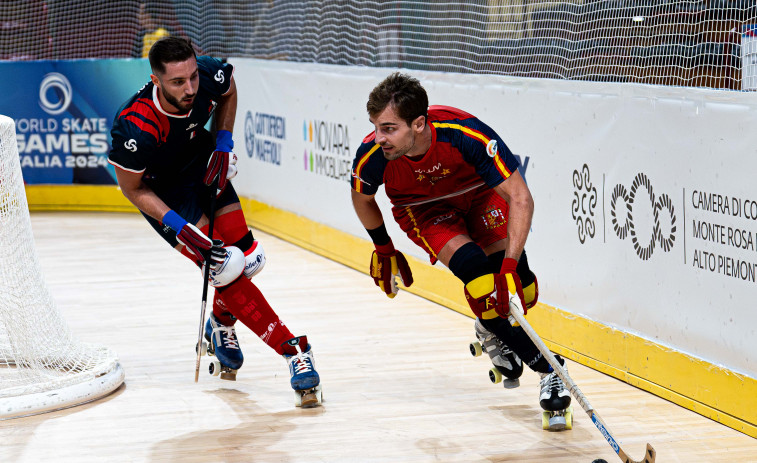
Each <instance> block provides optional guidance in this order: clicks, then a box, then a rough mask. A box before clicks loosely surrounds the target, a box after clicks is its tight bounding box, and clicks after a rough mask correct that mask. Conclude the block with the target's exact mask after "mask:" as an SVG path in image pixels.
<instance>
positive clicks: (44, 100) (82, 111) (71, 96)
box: [0, 59, 150, 185]
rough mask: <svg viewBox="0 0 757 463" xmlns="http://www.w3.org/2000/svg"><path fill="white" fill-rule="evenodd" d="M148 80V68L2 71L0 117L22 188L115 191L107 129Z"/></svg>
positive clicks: (89, 63) (23, 65) (27, 65)
mask: <svg viewBox="0 0 757 463" xmlns="http://www.w3.org/2000/svg"><path fill="white" fill-rule="evenodd" d="M149 75H150V65H149V63H148V62H147V60H130V59H123V60H97V61H94V60H74V61H33V62H2V63H0V85H2V86H3V88H6V89H13V91H12V92H6V93H5V94H4V95H3V97H2V98H0V114H3V115H6V116H8V117H10V118H12V119H13V120H15V122H16V136H17V138H18V151H19V156H20V161H21V169H22V172H23V176H24V181H25V182H26V183H28V184H41V183H49V184H71V183H77V184H99V185H113V184H115V183H116V181H115V173H114V171H113V167H112V166H110V165H109V164H108V160H107V157H108V151H109V150H110V143H111V138H110V129H111V126H112V123H113V118H114V117H115V115H116V111H117V110H118V108H119V106H120V105H121V104H122V103H123V102H124V101H125V100H126V99H127V98H128V97H129V95H131V94H132V93H134V92H136V91H137V90H138V89H139V87H140V86H141V85H142V84H144V83H146V82H147V80H148V79H149Z"/></svg>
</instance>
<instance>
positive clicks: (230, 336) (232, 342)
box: [213, 325, 239, 350]
mask: <svg viewBox="0 0 757 463" xmlns="http://www.w3.org/2000/svg"><path fill="white" fill-rule="evenodd" d="M216 333H218V335H219V338H216V339H220V340H221V342H222V343H223V345H224V347H226V348H227V349H237V350H239V340H238V339H237V337H236V333H235V332H234V327H233V326H223V325H221V326H217V327H215V328H213V334H214V335H215V334H216ZM223 333H225V334H226V335H225V336H224V335H223Z"/></svg>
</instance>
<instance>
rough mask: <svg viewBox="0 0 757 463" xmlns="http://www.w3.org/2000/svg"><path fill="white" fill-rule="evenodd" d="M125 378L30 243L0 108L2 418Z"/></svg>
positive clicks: (95, 392)
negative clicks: (76, 324)
mask: <svg viewBox="0 0 757 463" xmlns="http://www.w3.org/2000/svg"><path fill="white" fill-rule="evenodd" d="M123 381H124V371H123V369H122V368H121V365H120V364H119V362H118V357H117V356H116V355H115V354H114V353H113V352H112V351H110V350H109V349H107V348H105V347H101V346H96V345H92V344H87V343H83V342H80V341H79V340H77V339H76V338H75V337H74V336H73V334H72V333H71V331H70V329H69V327H68V325H67V324H66V322H65V320H64V319H63V317H62V315H61V312H60V311H59V310H58V308H57V306H56V305H55V302H54V300H53V298H52V296H51V294H50V291H49V289H48V287H47V285H46V283H45V280H44V278H43V275H42V271H41V267H40V265H39V260H38V257H37V252H36V249H35V246H34V238H33V235H32V227H31V218H30V216H29V206H28V204H27V200H26V193H25V190H24V182H23V178H22V175H21V164H20V162H19V154H18V146H17V143H16V132H15V123H14V121H13V119H10V118H9V117H6V116H2V115H0V419H8V418H16V417H21V416H27V415H35V414H39V413H44V412H49V411H53V410H59V409H62V408H67V407H72V406H74V405H80V404H83V403H86V402H91V401H93V400H95V399H98V398H100V397H103V396H105V395H107V394H109V393H111V392H113V391H114V390H115V389H117V388H118V387H119V386H120V385H121V384H122V383H123Z"/></svg>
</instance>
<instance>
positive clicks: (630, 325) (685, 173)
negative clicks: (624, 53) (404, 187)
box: [231, 60, 757, 377]
mask: <svg viewBox="0 0 757 463" xmlns="http://www.w3.org/2000/svg"><path fill="white" fill-rule="evenodd" d="M231 62H232V63H233V64H235V66H236V71H235V79H237V85H238V87H239V89H240V90H239V91H240V101H239V110H238V114H237V124H236V127H235V139H236V140H237V149H236V151H237V154H238V155H239V157H240V161H239V175H238V177H237V178H236V179H235V180H234V185H235V187H236V188H237V190H238V191H239V192H240V194H242V195H243V196H246V197H250V198H253V199H257V200H259V201H261V202H263V203H266V204H270V205H272V206H274V207H278V208H281V209H284V210H286V211H291V212H294V213H296V214H298V215H301V216H304V217H307V218H309V219H311V220H313V221H316V222H318V223H322V224H325V225H328V226H330V227H333V228H336V229H338V230H341V231H344V232H347V233H350V234H353V235H354V236H358V237H362V238H365V239H367V234H366V232H365V230H364V229H363V228H362V226H361V224H360V222H359V221H358V220H357V218H356V216H355V213H354V211H353V209H352V204H351V201H350V193H349V190H350V188H349V183H348V179H349V176H350V175H351V172H350V169H351V162H352V158H353V156H354V155H355V151H356V149H357V148H358V146H359V144H360V143H361V140H362V139H363V137H364V136H365V135H367V134H369V133H370V132H371V131H372V130H373V127H372V125H371V124H370V123H369V122H368V115H367V113H366V111H365V103H366V100H367V96H368V93H369V92H370V91H371V89H372V88H373V87H374V86H375V85H376V84H377V83H378V82H379V81H381V80H382V79H383V78H384V77H386V76H387V75H388V74H389V73H390V72H392V70H389V69H377V68H348V67H340V66H324V65H309V64H302V63H280V62H267V61H256V60H231ZM409 72H410V73H411V74H412V75H414V76H415V77H418V78H419V79H420V80H421V82H422V83H423V85H424V87H425V88H426V90H427V91H428V93H429V98H430V102H431V104H443V105H449V106H456V107H459V108H461V109H464V110H466V111H468V112H470V113H472V114H474V115H476V116H478V117H479V118H480V119H481V120H483V121H484V122H486V123H487V124H488V125H490V126H491V127H492V128H494V130H496V131H497V132H498V133H499V135H500V136H501V137H502V138H503V140H504V141H505V143H506V144H507V145H508V147H509V148H510V149H511V150H512V151H513V152H514V153H515V154H516V155H517V156H518V157H519V159H520V161H521V174H522V175H524V177H525V179H526V182H527V184H528V185H529V188H530V189H531V191H532V193H533V196H534V199H535V203H536V208H535V214H534V220H533V223H532V230H531V234H530V236H529V238H528V242H527V243H526V250H527V252H528V256H529V263H530V264H531V267H532V268H533V269H534V271H535V272H536V274H537V276H538V278H539V284H540V290H541V291H540V300H542V301H544V302H545V303H547V304H549V305H552V306H555V307H558V308H560V309H563V310H566V311H568V312H573V313H576V314H580V315H582V316H583V317H587V318H590V319H593V320H596V321H599V322H601V323H602V324H604V325H608V326H611V327H614V328H617V329H620V330H622V331H624V332H629V333H634V334H638V335H640V336H642V337H644V338H647V339H650V340H653V341H654V342H655V343H656V344H660V345H664V346H670V347H671V348H673V349H675V350H678V351H681V352H684V353H688V354H692V355H695V356H698V357H701V358H703V359H705V360H707V361H709V362H711V363H714V364H720V365H723V366H725V367H727V368H728V369H731V370H734V371H738V372H743V373H746V374H749V375H751V376H753V377H757V367H756V366H755V365H757V336H755V334H754V327H755V326H757V311H755V310H753V307H752V306H753V304H754V301H755V300H757V186H756V185H755V183H754V181H753V179H752V177H753V172H755V171H756V170H757V148H755V147H756V146H757V143H755V137H754V135H752V134H753V132H754V131H753V127H755V126H757V95H754V94H752V93H743V92H723V91H716V90H700V89H684V88H675V87H655V86H649V85H647V86H644V85H622V84H604V83H594V82H570V81H558V80H548V79H543V80H542V79H517V78H506V77H501V76H481V75H459V74H445V73H429V72H425V73H424V72H419V71H409ZM242 137H244V148H242V146H241V143H240V142H241V140H242ZM377 200H378V202H379V206H380V207H381V208H382V211H383V214H384V217H385V219H386V223H387V228H388V229H389V233H390V235H391V236H392V239H393V240H394V242H395V245H396V246H397V247H398V248H399V249H401V250H402V251H403V252H406V253H409V254H413V255H415V256H416V257H419V258H421V259H424V260H425V259H427V257H426V256H425V254H424V253H423V251H421V250H420V249H419V248H417V247H416V246H414V245H413V244H412V243H411V242H410V241H409V239H407V237H405V236H404V233H402V232H401V231H400V230H399V228H398V227H396V225H395V224H394V222H393V220H392V219H391V215H390V212H389V204H388V201H387V200H386V198H385V196H384V195H383V189H380V190H379V194H378V195H377Z"/></svg>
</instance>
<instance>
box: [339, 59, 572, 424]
mask: <svg viewBox="0 0 757 463" xmlns="http://www.w3.org/2000/svg"><path fill="white" fill-rule="evenodd" d="M367 110H368V116H369V119H370V121H371V123H372V124H373V126H374V131H373V132H372V133H371V134H369V135H368V136H367V137H366V138H365V139H364V140H363V143H362V144H361V146H360V148H358V151H357V155H356V156H355V160H354V163H353V170H352V180H351V185H352V202H353V205H354V207H355V212H356V213H357V216H358V218H359V219H360V221H361V223H362V224H363V226H364V227H365V228H366V230H367V231H368V234H369V236H370V237H371V239H372V240H373V243H374V246H375V250H374V252H373V254H372V256H371V263H370V269H371V276H372V277H373V278H374V282H375V283H376V285H377V286H379V288H380V289H381V290H382V291H384V292H385V293H386V294H387V296H389V297H394V295H395V294H396V293H397V284H396V280H395V279H396V278H397V277H399V278H400V280H401V281H402V283H403V284H404V285H405V286H410V285H411V284H412V282H413V278H412V273H411V271H410V267H409V266H408V264H407V260H406V259H405V257H404V256H403V255H402V253H401V252H399V251H397V250H396V249H395V248H394V246H393V244H392V240H391V238H390V237H389V235H388V233H387V231H386V227H385V226H384V219H383V216H382V213H381V210H380V209H379V207H378V205H377V203H376V200H375V198H374V195H375V194H376V192H377V191H378V188H379V186H381V185H384V189H385V191H386V194H387V196H388V197H389V200H390V201H391V203H392V215H393V216H394V220H395V221H396V222H397V223H398V224H399V225H400V228H402V230H403V231H405V233H407V236H408V237H409V238H410V239H411V240H412V241H413V242H414V243H415V244H416V245H418V246H419V247H421V248H422V249H423V250H424V251H425V252H426V253H427V254H428V255H429V259H430V261H431V263H432V264H433V263H435V262H437V261H441V262H442V263H443V264H444V265H446V266H447V267H448V268H449V269H450V270H451V271H452V273H453V274H454V275H455V276H457V277H458V278H459V279H460V280H461V281H462V283H463V285H464V293H465V297H466V300H467V301H468V304H469V305H470V308H471V310H472V311H473V313H474V314H475V315H476V321H475V333H476V336H477V338H478V339H479V341H478V342H476V343H475V344H476V347H477V352H476V353H475V354H478V355H480V354H481V353H482V350H483V349H485V350H486V351H487V352H488V354H489V357H490V358H491V360H492V363H494V366H495V368H493V369H492V371H493V372H494V374H493V375H492V376H497V375H499V378H493V380H500V379H501V377H502V376H503V375H504V376H505V377H506V381H505V387H516V386H517V385H518V384H519V379H518V378H519V377H520V375H521V373H522V372H523V363H525V364H526V365H528V366H529V367H530V368H531V369H532V370H533V371H535V372H537V373H538V374H539V376H540V377H541V382H540V391H539V403H540V405H541V407H542V408H543V409H544V410H545V412H544V420H543V425H544V427H545V429H563V428H566V427H568V428H569V427H570V426H571V422H570V420H571V414H572V412H571V409H570V402H571V400H570V394H569V393H568V391H567V390H566V388H565V386H564V384H563V382H562V381H561V380H560V378H559V377H558V376H557V374H556V373H555V372H554V371H553V369H552V367H551V366H550V365H549V363H548V362H547V360H546V359H545V358H544V357H543V356H542V354H541V352H539V350H538V348H537V347H536V346H535V345H534V343H533V342H532V341H531V339H530V338H529V337H528V335H527V334H526V333H525V331H524V330H523V328H522V327H521V326H520V325H518V324H517V322H515V321H514V318H513V317H511V316H510V315H509V311H510V308H509V296H510V295H516V294H517V297H519V298H520V301H521V305H522V306H523V308H524V312H526V311H527V310H528V309H530V308H531V307H533V306H534V305H535V304H536V301H537V298H538V294H539V291H538V285H537V281H536V276H535V275H534V273H533V272H532V271H531V269H530V268H529V266H528V260H527V259H526V253H525V251H524V246H525V243H526V237H527V236H528V232H529V229H530V227H531V218H532V215H533V208H534V203H533V198H532V196H531V192H530V191H529V189H528V186H527V185H526V183H525V181H524V180H523V178H522V177H521V175H520V173H519V172H518V169H517V168H518V161H517V159H516V158H515V157H514V156H513V154H512V153H511V152H510V150H509V149H508V147H507V146H506V145H505V143H504V142H503V141H502V139H501V138H500V137H499V135H497V133H495V132H494V131H493V130H492V129H491V128H489V127H488V126H487V125H486V124H484V123H483V122H481V121H480V120H478V119H477V118H476V117H474V116H472V115H471V114H468V113H466V112H465V111H462V110H460V109H456V108H452V107H448V106H431V107H429V105H428V96H427V94H426V91H425V89H424V88H423V87H422V86H421V84H420V82H419V81H418V80H417V79H414V78H412V77H410V76H407V75H404V74H400V73H394V74H392V75H390V76H388V77H387V78H386V79H384V81H382V82H381V83H379V84H378V85H377V86H376V87H375V88H374V89H373V91H372V92H371V93H370V96H369V97H368V103H367ZM482 344H483V348H482ZM475 354H474V355H475ZM521 361H522V362H521ZM558 361H559V362H560V363H561V364H564V360H563V359H562V358H559V356H558Z"/></svg>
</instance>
